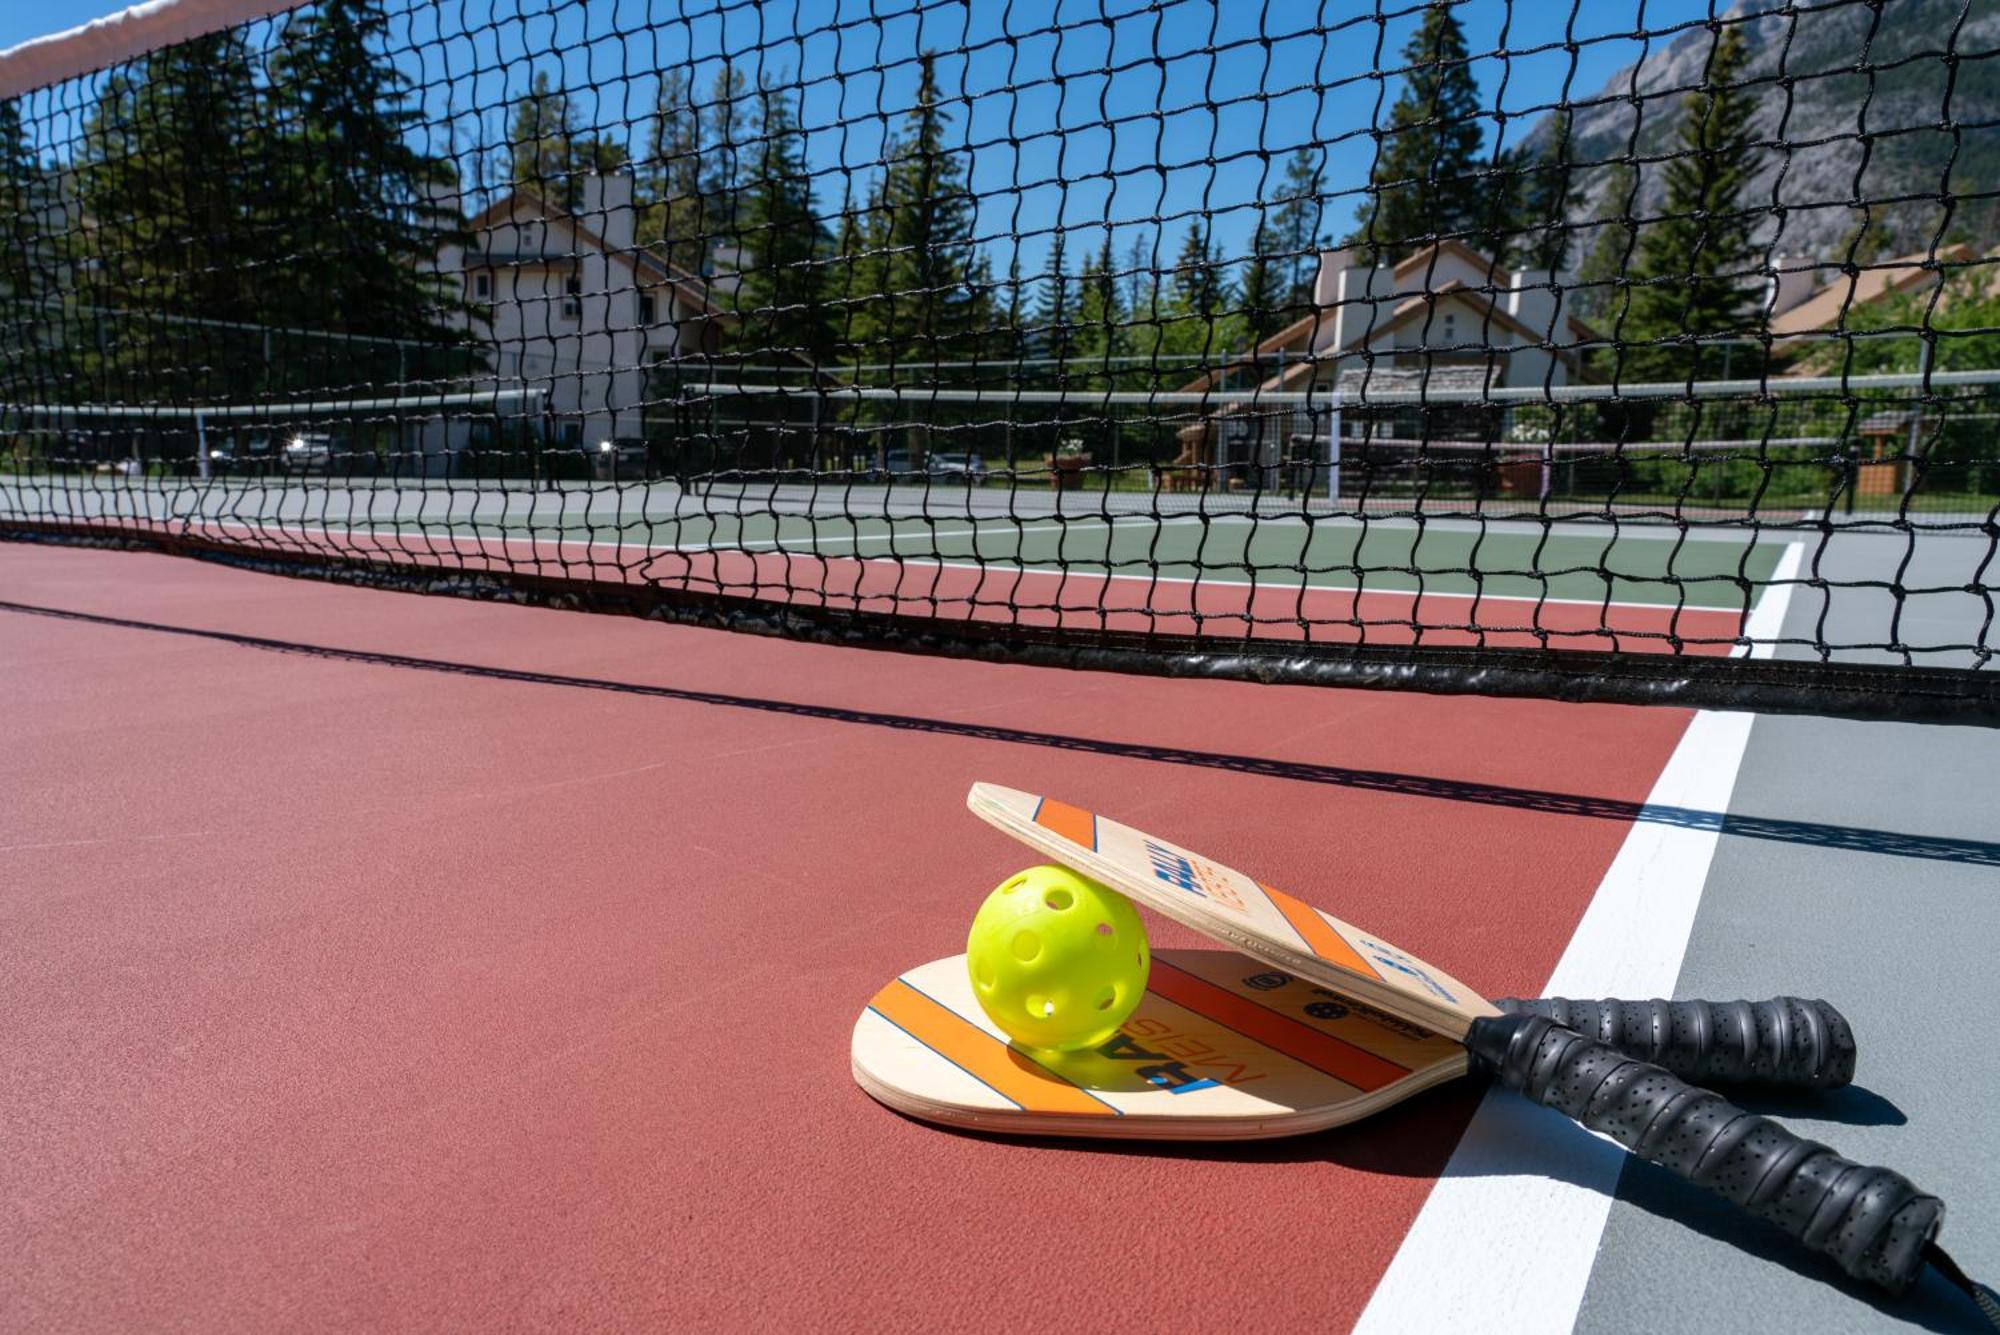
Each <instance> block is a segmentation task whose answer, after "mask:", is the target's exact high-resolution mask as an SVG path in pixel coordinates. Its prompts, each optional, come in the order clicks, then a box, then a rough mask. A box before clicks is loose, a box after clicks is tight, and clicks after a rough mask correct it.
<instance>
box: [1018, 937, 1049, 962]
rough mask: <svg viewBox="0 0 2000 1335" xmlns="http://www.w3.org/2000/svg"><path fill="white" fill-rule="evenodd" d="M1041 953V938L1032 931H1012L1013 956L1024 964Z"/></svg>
mask: <svg viewBox="0 0 2000 1335" xmlns="http://www.w3.org/2000/svg"><path fill="white" fill-rule="evenodd" d="M1041 953H1042V938H1040V937H1039V936H1036V935H1035V934H1034V933H1033V932H1016V933H1014V958H1015V959H1017V960H1020V961H1021V962H1022V963H1023V964H1026V963H1027V962H1028V961H1029V960H1031V959H1033V958H1034V957H1035V956H1037V955H1039V954H1041Z"/></svg>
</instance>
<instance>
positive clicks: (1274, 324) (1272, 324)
mask: <svg viewBox="0 0 2000 1335" xmlns="http://www.w3.org/2000/svg"><path fill="white" fill-rule="evenodd" d="M1277 248H1278V246H1277V239H1276V233H1275V232H1274V231H1273V229H1272V228H1271V227H1269V226H1267V225H1265V224H1264V223H1262V222H1259V223H1258V224H1257V230H1256V231H1255V232H1253V233H1252V234H1251V237H1250V258H1249V259H1248V260H1245V261H1244V263H1243V302H1242V305H1243V326H1244V328H1245V330H1246V331H1247V332H1248V334H1249V337H1250V341H1251V342H1252V343H1257V342H1261V341H1262V340H1263V338H1264V336H1265V335H1267V334H1271V333H1274V332H1276V331H1277V330H1279V329H1282V328H1283V327H1284V326H1285V325H1287V324H1289V323H1291V318H1290V317H1291V314H1292V313H1291V312H1290V311H1289V310H1287V309H1286V307H1287V305H1288V303H1287V300H1286V298H1287V288H1288V286H1289V285H1288V284H1287V283H1286V282H1285V281H1284V277H1283V275H1284V270H1285V257H1284V256H1282V255H1276V254H1274V253H1273V252H1274V251H1276V250H1277Z"/></svg>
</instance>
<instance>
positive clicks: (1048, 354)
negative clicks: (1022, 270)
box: [1030, 231, 1082, 378]
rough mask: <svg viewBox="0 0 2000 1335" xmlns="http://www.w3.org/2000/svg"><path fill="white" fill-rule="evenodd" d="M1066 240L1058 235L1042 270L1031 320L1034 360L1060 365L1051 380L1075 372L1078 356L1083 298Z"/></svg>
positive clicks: (1051, 373) (1056, 367)
mask: <svg viewBox="0 0 2000 1335" xmlns="http://www.w3.org/2000/svg"><path fill="white" fill-rule="evenodd" d="M1064 243H1065V238H1064V235H1063V233H1062V232H1060V231H1058V232H1057V233H1056V237H1055V241H1054V242H1053V243H1052V244H1051V245H1050V246H1049V260H1048V264H1047V265H1046V266H1045V267H1044V268H1043V270H1042V282H1041V290H1040V292H1039V293H1037V295H1036V298H1035V309H1034V312H1033V314H1032V315H1031V316H1030V319H1032V320H1033V321H1034V328H1033V334H1032V339H1031V342H1030V346H1031V347H1032V348H1033V349H1034V351H1033V354H1032V355H1033V356H1034V357H1036V358H1040V359H1043V360H1047V361H1052V362H1054V363H1056V365H1054V366H1053V367H1050V368H1048V369H1047V374H1048V375H1049V376H1050V377H1051V378H1058V377H1062V376H1065V375H1067V374H1068V373H1069V371H1070V370H1071V369H1072V368H1071V366H1070V363H1071V362H1073V361H1075V360H1076V358H1077V355H1078V350H1079V349H1078V342H1077V340H1078V337H1079V336H1080V334H1081V332H1082V331H1081V329H1080V328H1079V325H1078V320H1077V314H1078V310H1077V308H1078V298H1079V296H1080V293H1079V290H1078V283H1077V278H1076V275H1075V274H1072V273H1071V272H1070V271H1069V262H1068V257H1067V256H1066V255H1065V253H1064V252H1065V250H1066V246H1065V244H1064Z"/></svg>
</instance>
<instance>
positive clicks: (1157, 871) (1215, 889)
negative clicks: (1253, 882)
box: [1145, 839, 1247, 910]
mask: <svg viewBox="0 0 2000 1335" xmlns="http://www.w3.org/2000/svg"><path fill="white" fill-rule="evenodd" d="M1145 845H1146V860H1147V861H1148V862H1150V863H1152V864H1153V875H1154V877H1156V878H1157V879H1159V880H1162V881H1165V882H1166V883H1167V884H1168V885H1171V886H1173V887H1175V888H1176V889H1179V890H1185V891H1187V892H1188V893H1189V894H1191V895H1197V896H1199V897H1201V898H1202V899H1212V900H1214V901H1215V902H1217V903H1219V904H1227V905H1228V906H1229V907H1231V908H1233V909H1239V910H1241V909H1245V908H1247V905H1245V904H1244V902H1243V896H1242V895H1240V894H1238V893H1237V892H1236V889H1235V887H1234V886H1232V885H1230V884H1229V881H1228V880H1227V879H1226V878H1225V877H1224V876H1223V874H1222V872H1221V871H1220V870H1219V869H1218V868H1216V867H1213V866H1211V865H1210V864H1208V863H1206V862H1203V861H1201V860H1200V859H1199V858H1193V857H1189V856H1188V855H1187V854H1186V853H1183V852H1181V851H1180V850H1179V849H1178V848H1169V847H1168V846H1167V845H1165V844H1156V843H1154V842H1153V841H1152V840H1151V839H1148V840H1146V841H1145Z"/></svg>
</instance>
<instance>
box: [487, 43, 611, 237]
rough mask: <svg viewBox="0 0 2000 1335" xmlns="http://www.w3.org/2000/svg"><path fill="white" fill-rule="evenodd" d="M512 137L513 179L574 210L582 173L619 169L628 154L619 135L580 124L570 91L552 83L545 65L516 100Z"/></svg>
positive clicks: (580, 189)
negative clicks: (590, 131)
mask: <svg viewBox="0 0 2000 1335" xmlns="http://www.w3.org/2000/svg"><path fill="white" fill-rule="evenodd" d="M508 142H509V143H510V144H511V145H512V149H513V178H514V184H515V185H517V186H526V187H527V188H528V189H530V190H533V191H534V192H535V193H536V194H538V195H540V196H542V198H544V199H547V200H551V201H553V202H555V203H557V204H560V205H561V206H562V207H563V208H565V209H570V210H574V209H575V208H576V207H577V205H578V203H579V201H580V200H581V199H582V196H583V178H584V177H586V176H589V175H591V174H592V173H605V172H612V171H616V170H618V169H619V168H620V167H623V166H624V165H625V164H626V162H627V160H628V159H629V157H630V154H628V153H627V152H626V151H625V148H624V146H623V145H622V144H619V143H618V142H617V141H616V140H613V139H610V138H601V137H599V136H596V135H591V134H586V133H584V132H583V131H582V130H581V129H580V128H579V127H578V125H577V120H576V114H575V112H574V111H573V110H572V109H571V107H570V102H569V94H568V93H566V92H564V91H562V90H561V89H559V88H557V87H555V85H553V84H552V83H550V82H549V76H548V72H547V71H545V70H544V71H538V72H537V73H536V75H535V82H534V84H533V86H532V87H531V88H530V90H529V92H528V93H527V95H526V96H525V97H523V98H522V99H521V100H520V101H519V102H517V103H515V104H514V123H513V126H512V128H511V129H510V130H509V131H508Z"/></svg>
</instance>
